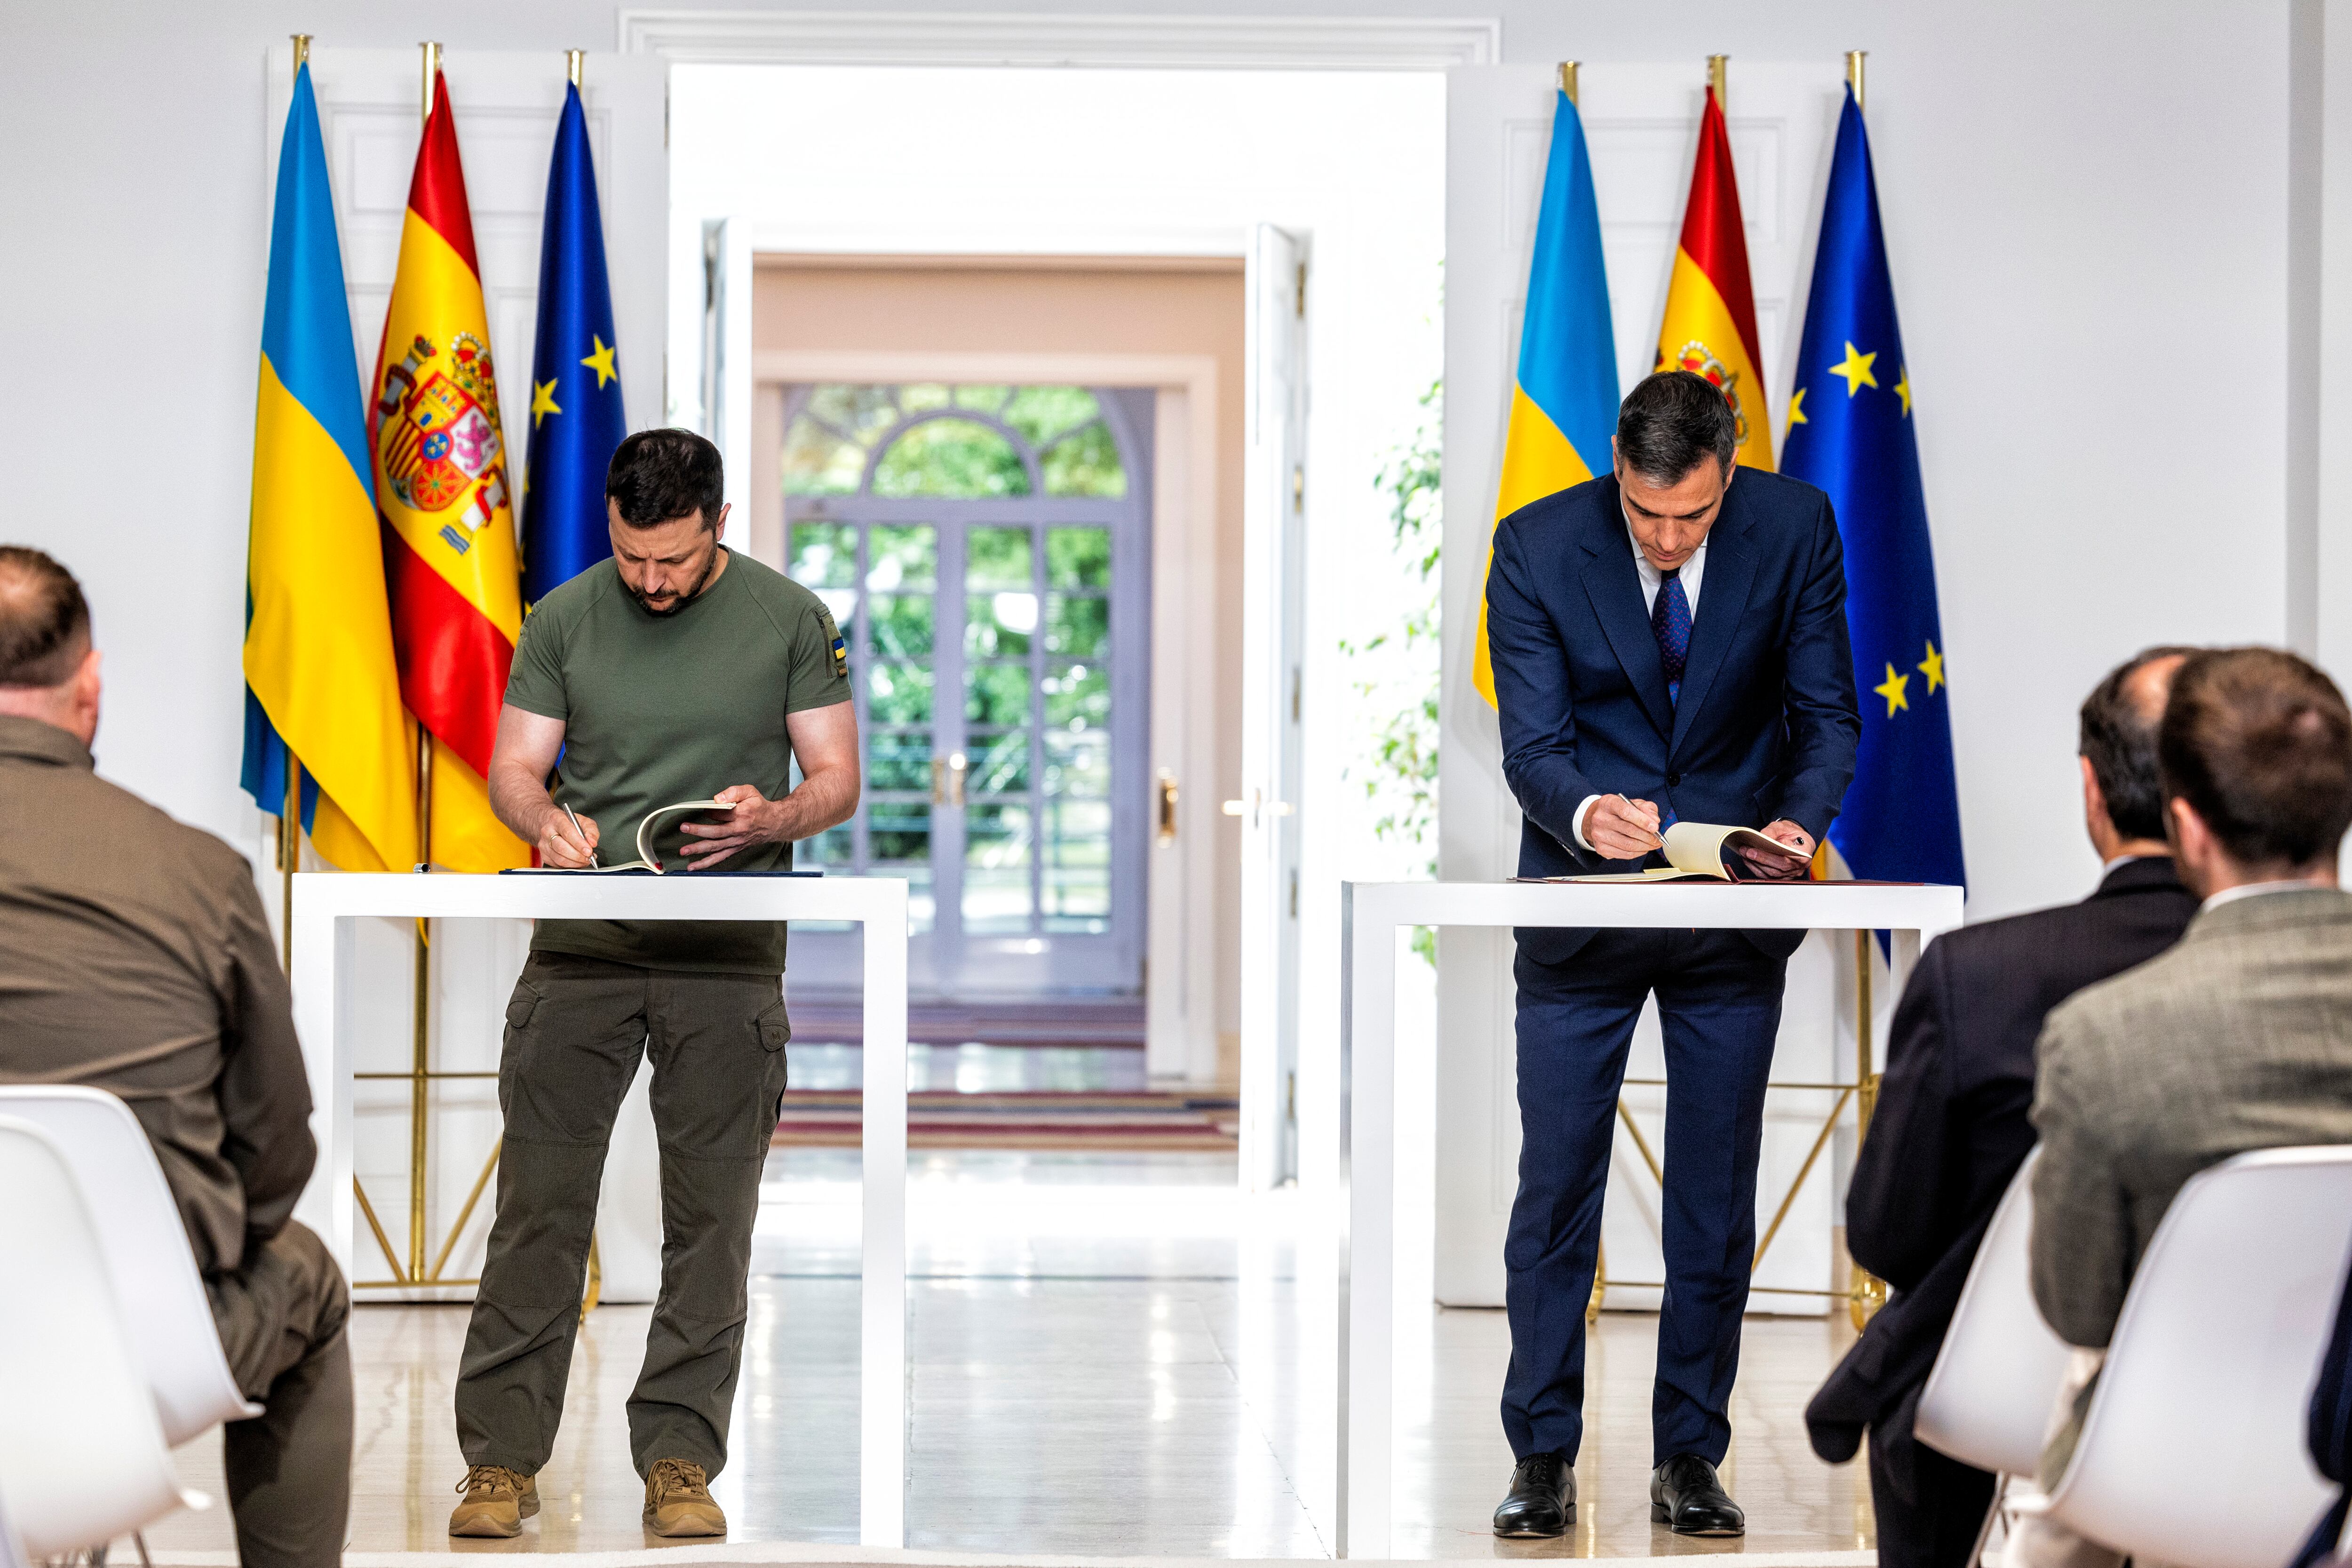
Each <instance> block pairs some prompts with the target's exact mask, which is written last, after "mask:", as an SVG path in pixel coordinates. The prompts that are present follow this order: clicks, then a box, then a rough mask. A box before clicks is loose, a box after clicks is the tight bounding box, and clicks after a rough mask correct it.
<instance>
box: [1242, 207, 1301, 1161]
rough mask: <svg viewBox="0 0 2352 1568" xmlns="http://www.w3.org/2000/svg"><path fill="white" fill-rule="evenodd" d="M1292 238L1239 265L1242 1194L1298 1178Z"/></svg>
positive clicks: (1295, 275)
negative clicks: (1244, 340) (1244, 385)
mask: <svg viewBox="0 0 2352 1568" xmlns="http://www.w3.org/2000/svg"><path fill="white" fill-rule="evenodd" d="M1307 248H1308V247H1307V240H1306V239H1305V237H1301V236H1298V235H1294V234H1291V233H1289V232H1287V231H1286V230H1284V229H1279V228H1276V227H1275V226H1273V225H1271V224H1260V225H1258V226H1256V228H1255V230H1254V231H1253V233H1252V235H1251V239H1250V251H1249V258H1248V263H1247V270H1248V279H1247V284H1246V287H1247V295H1248V306H1247V310H1246V325H1247V336H1248V354H1249V406H1248V418H1247V432H1248V437H1249V445H1248V448H1247V456H1246V459H1245V462H1244V476H1243V482H1244V487H1245V490H1244V502H1243V510H1242V549H1243V552H1244V563H1243V567H1242V617H1243V619H1242V713H1241V720H1242V772H1241V795H1240V797H1239V798H1238V799H1234V800H1230V801H1227V802H1225V803H1224V809H1225V812H1226V813H1227V815H1229V816H1236V817H1239V818H1240V819H1241V830H1242V831H1241V853H1242V865H1241V933H1240V935H1241V1025H1242V1031H1241V1032H1242V1042H1241V1043H1242V1061H1241V1072H1242V1131H1241V1163H1242V1185H1243V1188H1244V1190H1245V1191H1249V1192H1263V1191H1265V1190H1267V1189H1269V1188H1272V1187H1276V1186H1278V1185H1280V1184H1282V1183H1283V1182H1284V1181H1286V1180H1287V1179H1289V1178H1291V1177H1293V1176H1296V1175H1297V1173H1298V1096H1297V1083H1298V934H1299V925H1298V900H1299V890H1298V865H1299V855H1298V845H1299V827H1300V823H1299V820H1298V809H1297V803H1298V800H1299V795H1300V788H1299V785H1300V767H1301V757H1302V754H1303V752H1302V747H1301V744H1300V735H1301V726H1302V723H1303V714H1302V712H1301V709H1302V705H1303V703H1304V700H1305V692H1304V685H1303V671H1304V659H1305V651H1304V647H1303V645H1302V640H1301V639H1302V637H1303V636H1304V629H1305V628H1304V623H1305V619H1306V581H1305V579H1306V550H1307V545H1306V540H1307V290H1308V256H1307Z"/></svg>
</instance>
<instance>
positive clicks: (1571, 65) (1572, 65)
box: [1559, 60, 1581, 103]
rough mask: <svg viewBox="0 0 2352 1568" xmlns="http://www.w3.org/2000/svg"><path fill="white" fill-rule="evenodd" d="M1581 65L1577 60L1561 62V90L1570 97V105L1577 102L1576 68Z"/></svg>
mask: <svg viewBox="0 0 2352 1568" xmlns="http://www.w3.org/2000/svg"><path fill="white" fill-rule="evenodd" d="M1580 63H1581V62H1580V61H1577V60H1562V61H1560V62H1559V90H1560V91H1562V92H1564V93H1566V94H1567V95H1568V101H1569V102H1570V103H1575V102H1577V97H1576V68H1577V66H1578V65H1579V64H1580Z"/></svg>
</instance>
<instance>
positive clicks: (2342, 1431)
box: [2294, 1275, 2352, 1568]
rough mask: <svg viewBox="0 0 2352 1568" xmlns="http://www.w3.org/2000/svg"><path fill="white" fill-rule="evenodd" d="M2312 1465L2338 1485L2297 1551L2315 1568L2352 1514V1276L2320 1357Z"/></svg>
mask: <svg viewBox="0 0 2352 1568" xmlns="http://www.w3.org/2000/svg"><path fill="white" fill-rule="evenodd" d="M2310 1443H2311V1462H2312V1463H2313V1464H2315V1465H2317V1466H2318V1467H2319V1473H2320V1474H2321V1475H2323V1476H2326V1478H2327V1479H2329V1480H2331V1481H2334V1482H2335V1483H2336V1500H2335V1501H2334V1502H2331V1503H2329V1504H2328V1505H2327V1511H2326V1513H2324V1514H2322V1515H2321V1516H2320V1520H2319V1522H2318V1524H2316V1525H2315V1526H2314V1527H2313V1529H2312V1531H2311V1539H2310V1540H2309V1541H2307V1542H2304V1547H2303V1550H2302V1551H2301V1552H2297V1553H2295V1559H2294V1568H2316V1565H2317V1564H2319V1563H2325V1562H2326V1561H2327V1560H2328V1559H2329V1558H2331V1557H2335V1556H2336V1555H2337V1552H2336V1542H2338V1541H2340V1540H2342V1539H2343V1536H2344V1520H2345V1516H2346V1515H2347V1513H2352V1275H2347V1276H2346V1277H2345V1280H2344V1290H2343V1293H2342V1294H2341V1295H2340V1296H2339V1297H2338V1298H2337V1299H2336V1328H2335V1330H2334V1331H2332V1332H2331V1333H2329V1334H2328V1336H2327V1349H2326V1352H2324V1353H2323V1354H2322V1355H2321V1356H2320V1358H2319V1383H2318V1384H2317V1386H2315V1387H2314V1388H2313V1389H2312V1391H2311V1435H2310Z"/></svg>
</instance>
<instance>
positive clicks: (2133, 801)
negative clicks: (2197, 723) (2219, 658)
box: [2081, 647, 2196, 860]
mask: <svg viewBox="0 0 2352 1568" xmlns="http://www.w3.org/2000/svg"><path fill="white" fill-rule="evenodd" d="M2195 651H2196V650H2195V649H2194V648H2189V647H2152V648H2148V649H2147V650H2145V651H2144V652H2141V653H2137V654H2134V655H2133V656H2132V657H2131V658H2127V659H2126V660H2125V661H2124V662H2123V663H2121V664H2119V665H2117V666H2116V668H2113V669H2111V670H2109V671H2108V672H2107V677H2106V679H2105V680H2102V681H2100V682H2099V684H2098V685H2097V686H2096V687H2095V688H2093V689H2092V691H2091V695H2090V696H2089V697H2087V698H2085V699H2084V701H2083V713H2082V729H2081V736H2082V742H2081V744H2082V753H2083V814H2084V826H2086V827H2087V828H2088V829H2089V831H2090V835H2091V843H2092V846H2093V847H2095V848H2096V849H2097V850H2098V852H2099V858H2101V859H2102V860H2112V859H2114V858H2116V857H2117V856H2118V855H2162V854H2166V853H2168V850H2167V848H2166V847H2165V841H2164V782H2163V779H2162V777H2161V776H2160V774H2159V773H2158V768H2157V761H2156V735H2157V730H2158V726H2159V725H2160V724H2161V723H2162V722H2163V720H2164V705H2165V701H2166V700H2167V699H2168V697H2169V696H2170V695H2171V692H2172V678H2173V676H2174V674H2175V673H2176V672H2178V671H2179V668H2180V663H2181V660H2183V659H2185V658H2188V657H2189V655H2190V654H2191V653H2193V652H2195Z"/></svg>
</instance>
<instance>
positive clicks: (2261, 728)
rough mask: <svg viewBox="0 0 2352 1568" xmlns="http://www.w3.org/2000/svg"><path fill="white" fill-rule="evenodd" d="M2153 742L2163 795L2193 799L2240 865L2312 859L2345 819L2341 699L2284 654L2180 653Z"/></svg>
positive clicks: (2349, 789) (2347, 722)
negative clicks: (2181, 660)
mask: <svg viewBox="0 0 2352 1568" xmlns="http://www.w3.org/2000/svg"><path fill="white" fill-rule="evenodd" d="M2156 748H2157V759H2158V763H2159V765H2160V766H2161V767H2162V769H2163V772H2164V793H2165V796H2166V798H2167V799H2173V798H2179V799H2181V800H2185V801H2187V802H2188V803H2189V805H2191V806H2192V807H2194V808H2195V810H2196V812H2197V815H2198V816H2200V817H2203V818H2204V819H2205V826H2208V827H2210V828H2211V829H2212V830H2213V837H2216V838H2217V839H2219V840H2220V841H2221V847H2222V848H2223V849H2224V850H2225V851H2227V852H2228V854H2229V856H2230V858H2231V859H2232V860H2235V861H2236V862H2238V864H2240V865H2241V866H2247V867H2254V866H2277V865H2282V864H2284V865H2287V866H2294V867H2304V866H2309V865H2312V864H2314V863H2315V862H2317V861H2320V860H2323V859H2326V858H2331V857H2333V856H2334V855H2335V854H2336V847H2337V846H2338V845H2339V844H2340V843H2341V842H2342V841H2343V838H2344V830H2345V829H2346V828H2347V826H2352V710H2347V708H2346V707H2345V705H2344V694H2343V693H2342V692H2340V691H2338V690H2337V689H2336V683H2335V682H2334V681H2332V680H2330V679H2327V677H2326V676H2325V675H2323V674H2321V673H2320V672H2319V671H2318V670H2317V669H2315V668H2313V667H2312V666H2311V665H2309V664H2307V663H2305V661H2304V660H2302V659H2300V658H2296V657H2295V656H2294V655H2293V654H2291V653H2286V652H2284V651H2283V650H2281V649H2278V648H2274V647H2231V648H2218V649H2215V650H2213V651H2211V652H2207V653H2198V654H2193V655H2191V656H2190V657H2189V660H2188V662H2187V663H2185V664H2183V665H2182V666H2181V667H2180V668H2179V671H2178V672H2176V673H2175V674H2174V676H2173V678H2172V696H2171V697H2170V699H2169V700H2167V702H2166V703H2165V705H2164V723H2163V726H2162V728H2161V729H2159V730H2158V732H2157V742H2156Z"/></svg>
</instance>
